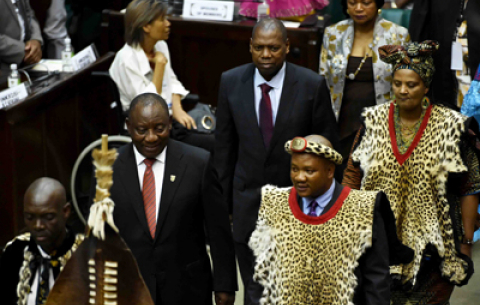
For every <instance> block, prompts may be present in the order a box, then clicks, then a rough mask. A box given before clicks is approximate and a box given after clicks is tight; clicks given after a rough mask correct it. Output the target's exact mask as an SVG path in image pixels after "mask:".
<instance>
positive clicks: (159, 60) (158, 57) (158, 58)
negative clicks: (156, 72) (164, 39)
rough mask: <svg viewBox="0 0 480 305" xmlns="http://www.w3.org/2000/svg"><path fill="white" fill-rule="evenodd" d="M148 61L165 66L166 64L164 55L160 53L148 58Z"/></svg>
mask: <svg viewBox="0 0 480 305" xmlns="http://www.w3.org/2000/svg"><path fill="white" fill-rule="evenodd" d="M148 60H149V61H150V62H153V63H155V64H162V65H166V64H167V62H168V60H167V58H166V57H165V55H163V53H162V52H155V54H154V55H153V57H148Z"/></svg>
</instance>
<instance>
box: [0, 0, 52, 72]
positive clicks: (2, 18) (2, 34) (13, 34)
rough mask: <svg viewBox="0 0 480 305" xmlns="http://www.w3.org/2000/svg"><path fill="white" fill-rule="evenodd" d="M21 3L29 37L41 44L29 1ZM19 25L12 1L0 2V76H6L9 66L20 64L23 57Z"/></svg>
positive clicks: (38, 29)
mask: <svg viewBox="0 0 480 305" xmlns="http://www.w3.org/2000/svg"><path fill="white" fill-rule="evenodd" d="M18 1H21V2H22V3H23V5H24V7H25V13H26V16H22V17H23V18H24V20H27V22H28V24H29V25H30V32H31V37H30V39H35V40H38V41H40V43H43V40H42V33H41V31H40V26H39V25H38V22H37V20H36V19H35V14H34V12H33V10H32V9H31V8H30V4H29V1H26V0H18ZM20 31H21V28H20V24H19V22H18V16H17V13H16V12H15V6H14V5H13V4H12V0H0V74H2V76H5V77H6V76H8V75H7V74H8V73H9V71H10V64H14V63H15V64H21V63H22V61H23V58H24V57H25V42H23V41H21V40H20V33H21V32H20Z"/></svg>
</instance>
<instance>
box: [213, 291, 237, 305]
mask: <svg viewBox="0 0 480 305" xmlns="http://www.w3.org/2000/svg"><path fill="white" fill-rule="evenodd" d="M233 303H235V293H234V292H220V291H215V304H217V305H233Z"/></svg>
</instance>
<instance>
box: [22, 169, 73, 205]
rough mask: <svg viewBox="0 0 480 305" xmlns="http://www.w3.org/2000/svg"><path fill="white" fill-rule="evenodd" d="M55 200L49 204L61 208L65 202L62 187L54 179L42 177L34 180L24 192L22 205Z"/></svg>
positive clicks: (65, 197) (65, 198)
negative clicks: (52, 198) (50, 199)
mask: <svg viewBox="0 0 480 305" xmlns="http://www.w3.org/2000/svg"><path fill="white" fill-rule="evenodd" d="M52 196H53V197H55V198H56V199H57V200H55V202H51V204H54V205H55V207H56V208H61V207H63V205H65V203H66V202H67V196H66V193H65V188H64V187H63V185H62V184H61V183H60V182H58V181H57V180H55V179H52V178H48V177H44V178H39V179H37V180H35V181H34V182H33V183H32V184H30V186H29V187H28V189H27V191H26V192H25V197H24V204H27V203H32V202H45V201H48V199H49V198H51V197H52Z"/></svg>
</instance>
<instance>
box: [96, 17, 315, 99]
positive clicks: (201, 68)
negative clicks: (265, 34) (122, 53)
mask: <svg viewBox="0 0 480 305" xmlns="http://www.w3.org/2000/svg"><path fill="white" fill-rule="evenodd" d="M123 16H124V15H123V14H122V13H119V12H116V11H109V10H105V11H103V22H102V45H101V46H100V48H99V49H100V52H101V53H102V54H103V53H105V52H108V51H114V52H116V51H118V50H119V49H120V48H121V47H122V46H123V45H124V44H125V40H124V38H123V34H124V23H123V22H124V21H123ZM169 21H170V22H171V32H170V37H169V39H168V45H169V49H170V57H171V63H172V67H173V70H174V71H175V73H176V74H177V77H178V78H179V80H180V81H181V82H182V83H183V85H184V86H185V87H186V88H187V89H188V90H190V91H191V92H192V93H195V94H198V95H199V96H200V100H201V101H202V102H204V103H208V104H212V105H216V104H217V95H218V89H219V83H220V76H221V74H222V72H224V71H226V70H229V69H231V68H234V67H236V66H239V65H242V64H245V63H249V62H251V61H252V58H251V54H250V51H249V44H250V37H251V35H252V29H253V26H254V25H255V22H254V21H250V20H248V21H238V22H216V21H196V20H186V19H183V18H182V17H170V18H169ZM287 31H288V37H289V40H290V54H288V56H287V60H288V61H290V62H293V63H295V64H298V65H300V66H304V67H307V68H310V69H312V70H313V71H318V66H319V53H320V47H321V39H322V36H323V32H321V31H319V30H318V29H314V28H299V29H294V28H288V29H287Z"/></svg>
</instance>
